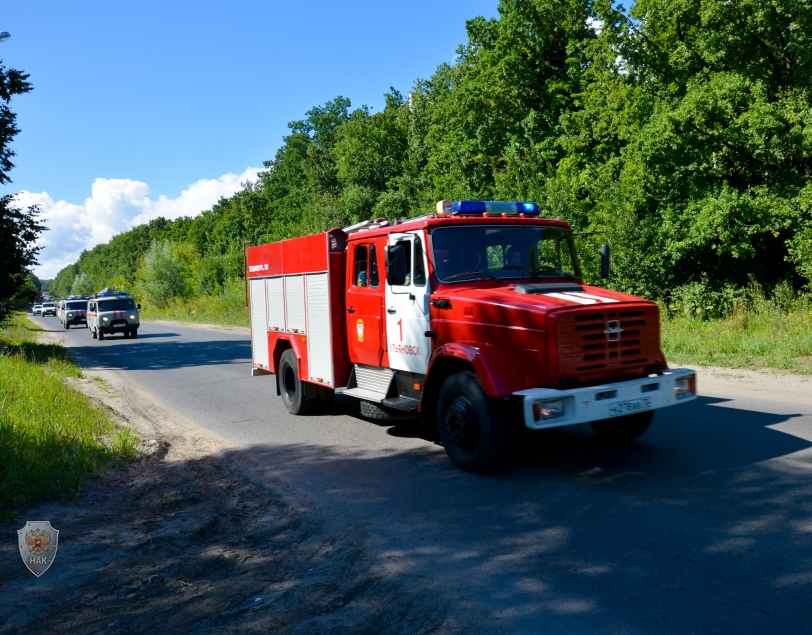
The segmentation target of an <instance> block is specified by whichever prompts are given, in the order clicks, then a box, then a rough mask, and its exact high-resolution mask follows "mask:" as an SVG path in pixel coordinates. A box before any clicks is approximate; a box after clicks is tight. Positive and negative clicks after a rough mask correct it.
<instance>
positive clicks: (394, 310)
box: [385, 232, 431, 373]
mask: <svg viewBox="0 0 812 635" xmlns="http://www.w3.org/2000/svg"><path fill="white" fill-rule="evenodd" d="M396 245H401V246H402V247H403V248H404V250H405V251H406V284H404V285H397V286H392V285H390V284H389V282H388V281H387V283H386V307H385V311H386V350H387V352H388V353H389V367H390V368H394V369H397V370H407V371H410V372H412V373H425V372H426V370H427V369H428V365H429V357H431V339H430V338H428V337H426V331H428V330H429V329H430V328H431V326H430V319H429V294H430V293H431V289H429V284H428V276H427V275H426V272H427V270H428V269H427V267H426V254H425V249H424V239H423V234H422V232H414V233H412V232H408V233H403V234H390V235H389V247H390V248H391V247H394V246H396Z"/></svg>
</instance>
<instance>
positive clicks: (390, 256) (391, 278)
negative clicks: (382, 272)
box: [386, 245, 406, 286]
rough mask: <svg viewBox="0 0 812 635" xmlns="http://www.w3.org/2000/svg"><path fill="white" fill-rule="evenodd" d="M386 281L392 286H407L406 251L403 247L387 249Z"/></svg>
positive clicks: (396, 246) (397, 246)
mask: <svg viewBox="0 0 812 635" xmlns="http://www.w3.org/2000/svg"><path fill="white" fill-rule="evenodd" d="M386 281H387V282H388V283H389V284H390V285H392V286H402V285H404V284H406V250H405V249H404V248H403V245H393V246H392V247H388V248H387V249H386Z"/></svg>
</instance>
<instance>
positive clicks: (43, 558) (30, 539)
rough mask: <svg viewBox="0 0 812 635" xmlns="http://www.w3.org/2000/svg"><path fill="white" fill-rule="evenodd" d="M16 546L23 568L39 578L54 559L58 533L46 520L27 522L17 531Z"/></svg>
mask: <svg viewBox="0 0 812 635" xmlns="http://www.w3.org/2000/svg"><path fill="white" fill-rule="evenodd" d="M17 544H18V545H19V547H20V557H21V558H22V559H23V562H24V563H25V566H26V567H28V570H29V571H30V572H31V573H33V574H34V575H35V576H37V577H40V576H41V575H42V574H43V573H45V572H46V571H47V570H48V568H49V567H50V566H51V565H52V564H53V562H54V558H56V547H57V545H58V544H59V531H58V530H57V529H54V528H53V527H51V523H50V522H49V521H47V520H33V521H32V520H29V521H28V522H27V523H25V527H23V528H22V529H18V530H17Z"/></svg>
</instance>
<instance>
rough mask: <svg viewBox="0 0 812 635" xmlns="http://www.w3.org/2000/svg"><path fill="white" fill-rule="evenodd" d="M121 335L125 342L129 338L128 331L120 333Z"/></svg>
mask: <svg viewBox="0 0 812 635" xmlns="http://www.w3.org/2000/svg"><path fill="white" fill-rule="evenodd" d="M121 334H122V335H123V336H124V339H125V340H126V339H127V338H129V337H130V331H128V330H124V331H122V333H121Z"/></svg>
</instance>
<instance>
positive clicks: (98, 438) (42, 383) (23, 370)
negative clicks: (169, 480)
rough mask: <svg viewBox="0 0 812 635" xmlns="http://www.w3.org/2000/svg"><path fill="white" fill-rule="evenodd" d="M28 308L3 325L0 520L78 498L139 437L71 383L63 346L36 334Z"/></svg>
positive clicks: (132, 450) (128, 455)
mask: <svg viewBox="0 0 812 635" xmlns="http://www.w3.org/2000/svg"><path fill="white" fill-rule="evenodd" d="M38 330H40V329H39V328H38V327H36V326H35V325H34V324H33V323H32V322H30V321H29V320H27V319H26V318H25V316H24V314H16V315H15V316H14V317H13V318H12V319H11V320H9V321H7V322H5V323H3V324H2V325H0V519H3V520H5V519H11V518H13V517H14V516H15V515H16V513H17V512H18V511H20V510H22V509H23V508H25V507H28V506H30V505H34V504H36V503H39V502H41V501H44V500H46V499H50V498H55V497H56V498H72V497H76V495H77V494H78V491H79V486H80V485H81V483H82V481H83V480H84V479H85V478H86V477H87V476H88V475H99V474H102V473H104V471H105V470H106V469H107V468H109V467H111V466H113V465H116V464H117V463H119V462H121V461H125V460H129V459H132V458H134V457H135V455H136V445H137V439H136V438H135V437H134V436H133V435H132V433H131V432H130V431H129V430H127V429H122V428H118V427H117V426H115V425H114V424H113V422H112V421H111V419H110V417H109V415H108V414H107V412H106V411H105V410H104V409H103V408H101V407H99V406H95V405H93V404H92V403H91V401H90V400H89V399H88V398H87V397H86V396H85V395H83V394H81V393H79V392H77V391H76V390H74V389H72V388H70V387H69V386H68V385H67V384H66V382H65V378H68V377H81V371H80V370H79V369H78V368H77V367H76V366H74V365H73V364H72V363H71V362H70V360H69V358H68V356H67V353H66V351H65V349H64V348H62V347H60V346H55V345H52V344H42V343H39V342H37V341H36V332H35V331H38Z"/></svg>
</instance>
